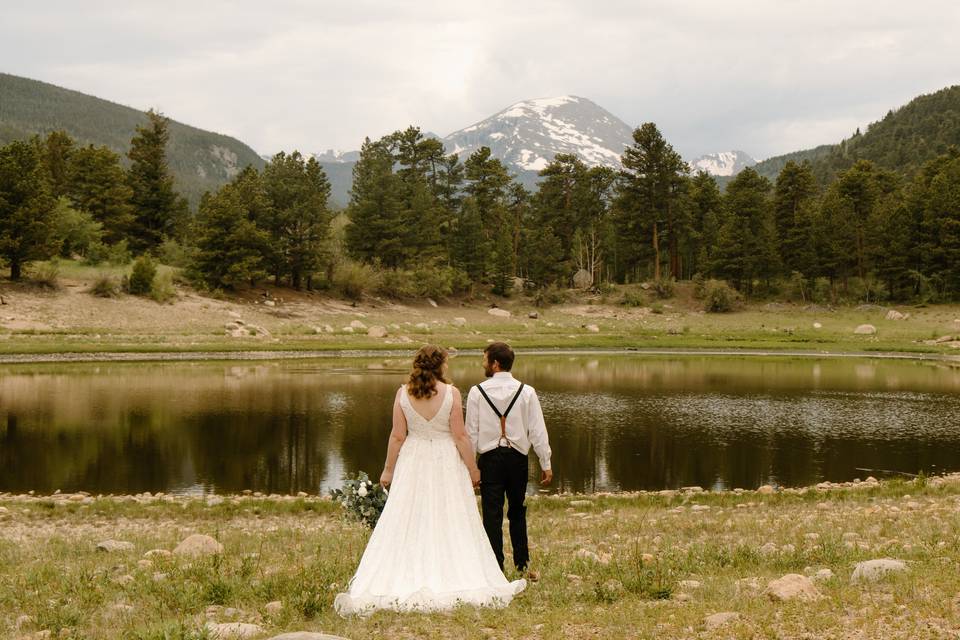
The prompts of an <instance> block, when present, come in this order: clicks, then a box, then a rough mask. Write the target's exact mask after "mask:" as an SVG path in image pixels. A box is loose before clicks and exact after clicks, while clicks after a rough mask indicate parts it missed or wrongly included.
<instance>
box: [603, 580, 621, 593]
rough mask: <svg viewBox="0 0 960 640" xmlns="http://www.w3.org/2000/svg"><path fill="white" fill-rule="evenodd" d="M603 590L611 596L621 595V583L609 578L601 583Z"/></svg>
mask: <svg viewBox="0 0 960 640" xmlns="http://www.w3.org/2000/svg"><path fill="white" fill-rule="evenodd" d="M603 590H604V591H606V592H607V593H609V594H611V595H622V594H623V583H622V582H620V581H619V580H617V579H616V578H611V579H609V580H607V581H606V582H604V583H603Z"/></svg>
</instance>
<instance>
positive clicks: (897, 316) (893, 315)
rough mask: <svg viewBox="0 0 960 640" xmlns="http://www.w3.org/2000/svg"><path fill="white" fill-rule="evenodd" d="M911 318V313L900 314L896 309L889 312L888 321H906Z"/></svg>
mask: <svg viewBox="0 0 960 640" xmlns="http://www.w3.org/2000/svg"><path fill="white" fill-rule="evenodd" d="M909 317H910V314H909V313H900V312H899V311H897V310H896V309H890V311H887V320H906V319H907V318H909Z"/></svg>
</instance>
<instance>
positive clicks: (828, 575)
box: [813, 569, 833, 582]
mask: <svg viewBox="0 0 960 640" xmlns="http://www.w3.org/2000/svg"><path fill="white" fill-rule="evenodd" d="M813 579H814V580H817V581H818V582H822V581H825V580H833V571H830V569H820V570H819V571H817V572H816V573H815V574H814V575H813Z"/></svg>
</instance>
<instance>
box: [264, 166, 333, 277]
mask: <svg viewBox="0 0 960 640" xmlns="http://www.w3.org/2000/svg"><path fill="white" fill-rule="evenodd" d="M263 188H264V192H265V194H266V197H267V202H268V205H269V206H268V208H267V210H266V222H265V224H263V228H265V229H267V230H268V231H269V233H270V243H271V248H272V249H273V252H272V258H273V260H272V262H273V264H272V267H273V272H274V276H275V278H276V280H277V282H278V283H279V280H280V278H281V277H282V276H283V275H287V274H289V276H290V285H291V286H292V287H293V288H294V289H299V288H301V286H302V284H303V281H304V280H305V279H306V280H308V281H309V280H310V278H311V276H312V275H313V273H314V272H315V271H317V270H318V269H319V268H320V266H321V265H322V264H323V262H324V250H325V248H326V243H327V240H328V236H329V232H330V220H331V215H330V210H329V209H328V208H327V200H328V199H329V197H330V183H329V181H328V180H327V176H326V174H325V173H324V172H323V169H322V168H321V167H320V164H319V163H318V162H317V161H316V160H315V159H314V158H310V159H309V160H307V161H306V162H305V161H304V159H303V156H301V155H300V152H299V151H294V152H293V153H291V154H290V155H287V154H285V153H283V152H280V153H278V154H277V155H275V156H274V157H273V158H272V159H271V160H270V162H269V163H268V164H267V166H266V168H265V169H264V170H263Z"/></svg>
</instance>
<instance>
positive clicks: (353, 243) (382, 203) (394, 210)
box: [346, 138, 405, 268]
mask: <svg viewBox="0 0 960 640" xmlns="http://www.w3.org/2000/svg"><path fill="white" fill-rule="evenodd" d="M393 164H394V160H393V155H392V154H391V152H390V149H389V148H388V147H387V146H386V145H385V144H384V143H383V142H382V141H377V142H371V141H370V139H369V138H367V139H366V140H365V141H364V143H363V146H362V147H361V148H360V159H359V160H358V161H357V164H356V165H354V167H353V186H352V187H351V189H350V204H349V205H348V206H347V216H348V217H349V219H350V224H349V225H348V226H347V228H346V244H347V249H348V251H349V252H350V254H351V255H352V256H353V257H354V258H357V259H359V260H362V261H363V262H367V263H372V262H379V263H381V264H382V265H384V266H386V267H391V268H396V267H399V266H401V265H402V264H403V260H404V253H405V247H404V245H403V238H402V236H401V234H400V224H401V221H402V211H403V204H402V199H401V198H402V194H401V185H400V182H399V180H398V179H397V177H396V176H395V175H394V173H393Z"/></svg>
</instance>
